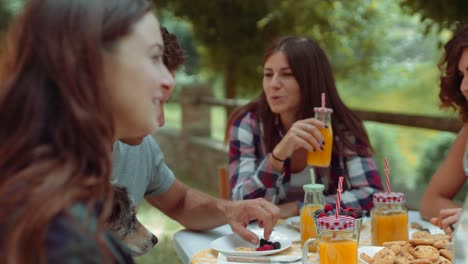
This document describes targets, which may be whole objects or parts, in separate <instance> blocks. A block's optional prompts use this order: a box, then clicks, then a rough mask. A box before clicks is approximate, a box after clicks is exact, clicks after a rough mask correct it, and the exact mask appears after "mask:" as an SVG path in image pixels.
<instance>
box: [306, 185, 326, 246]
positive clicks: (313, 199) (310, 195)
mask: <svg viewBox="0 0 468 264" xmlns="http://www.w3.org/2000/svg"><path fill="white" fill-rule="evenodd" d="M303 189H304V203H303V206H302V208H301V212H300V217H301V245H304V243H305V241H306V240H307V239H309V238H313V237H314V238H315V237H317V231H316V229H315V222H314V213H315V211H317V210H319V209H323V207H324V206H325V204H326V202H325V196H324V195H323V190H324V189H325V186H324V185H323V184H306V185H304V186H303ZM311 250H314V251H315V249H314V248H311Z"/></svg>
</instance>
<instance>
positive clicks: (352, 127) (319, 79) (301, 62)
mask: <svg viewBox="0 0 468 264" xmlns="http://www.w3.org/2000/svg"><path fill="white" fill-rule="evenodd" d="M278 51H281V52H284V54H285V55H286V57H287V59H288V63H289V66H290V67H291V70H292V73H293V75H294V78H295V79H296V80H297V82H298V84H299V87H300V91H301V103H300V104H301V105H300V106H299V111H298V112H297V113H296V120H301V119H305V118H309V117H314V109H313V107H314V106H316V107H319V106H320V105H321V94H322V93H325V94H326V104H327V106H328V107H331V108H333V115H332V129H333V133H334V134H335V135H337V136H338V138H339V139H340V140H341V141H342V142H343V143H344V144H345V146H347V147H348V148H349V149H351V150H353V151H355V152H357V153H359V154H360V155H364V156H368V155H370V154H371V152H372V147H371V144H370V141H369V138H368V135H367V133H366V130H365V129H364V126H363V124H362V121H361V119H359V117H358V116H357V115H356V114H354V113H353V112H352V111H351V110H349V108H348V107H347V106H346V105H345V104H344V103H343V101H342V100H341V98H340V96H339V95H338V91H337V90H336V86H335V79H334V77H333V72H332V68H331V65H330V63H329V61H328V59H327V56H326V55H325V52H324V51H323V50H322V49H321V48H320V46H318V45H317V43H316V42H315V41H313V40H312V39H310V38H306V37H295V36H287V37H282V38H279V39H276V40H274V41H273V42H272V43H271V44H270V45H269V47H268V48H267V49H266V52H265V54H264V63H265V62H266V60H267V59H268V58H269V57H270V56H271V55H273V54H274V53H276V52H278ZM246 112H255V113H256V114H257V115H258V116H259V118H260V120H261V122H262V123H263V128H264V131H274V130H275V119H276V114H274V113H273V112H272V111H271V109H270V107H269V106H268V102H267V99H266V95H265V92H264V91H262V92H261V94H260V96H259V97H258V98H256V99H254V100H253V101H251V102H250V103H248V104H246V105H245V106H243V107H240V108H238V109H236V110H235V111H234V112H233V113H232V114H231V116H230V118H229V121H228V126H227V131H226V135H228V133H229V128H230V127H231V125H232V124H233V123H234V122H235V121H236V120H237V119H238V118H239V117H240V116H242V115H243V114H245V113H246ZM349 133H351V134H352V135H354V136H355V137H356V138H357V140H359V141H360V142H362V143H363V144H365V145H366V146H367V147H368V148H367V149H365V148H356V145H355V144H354V142H352V141H351V139H349V137H347V136H345V135H348V134H349ZM278 137H279V133H264V135H263V139H264V142H265V146H266V150H267V152H271V151H272V150H273V149H274V147H275V145H276V142H278V141H279V138H278ZM333 149H334V151H336V153H340V152H339V150H338V149H337V146H336V144H333Z"/></svg>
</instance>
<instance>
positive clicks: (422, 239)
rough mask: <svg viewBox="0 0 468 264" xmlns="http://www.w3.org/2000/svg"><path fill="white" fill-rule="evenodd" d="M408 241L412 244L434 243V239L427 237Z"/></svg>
mask: <svg viewBox="0 0 468 264" xmlns="http://www.w3.org/2000/svg"><path fill="white" fill-rule="evenodd" d="M409 242H410V244H411V245H413V246H422V245H429V246H432V245H433V244H434V240H432V239H429V238H416V239H410V240H409Z"/></svg>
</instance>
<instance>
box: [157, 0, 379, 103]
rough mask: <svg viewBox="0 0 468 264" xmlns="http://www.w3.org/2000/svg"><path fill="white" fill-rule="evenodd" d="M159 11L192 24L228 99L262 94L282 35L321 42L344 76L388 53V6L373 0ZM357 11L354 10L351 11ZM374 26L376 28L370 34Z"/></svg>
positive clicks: (208, 2)
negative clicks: (267, 52) (266, 66)
mask: <svg viewBox="0 0 468 264" xmlns="http://www.w3.org/2000/svg"><path fill="white" fill-rule="evenodd" d="M153 2H155V4H156V7H158V8H160V9H163V10H170V11H172V12H173V13H174V15H175V16H178V17H181V18H184V19H187V20H188V21H191V23H192V25H193V31H194V36H195V38H196V39H197V40H198V41H199V43H200V44H201V45H200V48H199V51H200V57H201V58H202V61H203V66H204V67H207V68H209V69H211V70H212V71H213V72H215V73H221V74H222V75H223V76H224V90H225V96H226V97H227V98H234V97H236V89H237V88H238V87H239V88H241V89H243V90H245V89H251V90H252V88H254V89H253V90H255V91H258V90H259V86H260V75H261V68H260V65H261V64H262V51H263V50H264V48H265V46H266V44H267V43H268V42H269V41H270V40H271V39H272V38H274V37H277V36H279V35H290V34H300V35H306V36H310V37H312V38H314V39H316V40H317V41H318V42H319V44H320V45H321V46H322V47H324V49H325V50H326V51H327V53H329V55H330V57H332V58H333V59H332V63H333V64H334V67H335V70H336V72H337V73H338V75H343V76H346V75H349V74H351V73H353V72H355V71H356V70H367V69H369V66H370V65H371V64H372V63H371V62H372V58H373V57H375V56H376V55H378V54H380V53H381V52H382V50H383V45H382V43H379V42H378V41H375V40H376V39H378V38H381V37H384V34H385V33H384V32H383V31H382V30H380V29H378V27H377V26H376V24H377V22H378V21H379V20H380V19H381V18H382V17H384V14H385V12H384V11H383V8H382V4H376V3H375V1H372V0H361V1H345V0H331V1H321V0H303V1H294V0H283V1H279V0H257V1H244V0H205V1H189V0H153ZM350 10H352V12H350ZM368 28H372V30H368Z"/></svg>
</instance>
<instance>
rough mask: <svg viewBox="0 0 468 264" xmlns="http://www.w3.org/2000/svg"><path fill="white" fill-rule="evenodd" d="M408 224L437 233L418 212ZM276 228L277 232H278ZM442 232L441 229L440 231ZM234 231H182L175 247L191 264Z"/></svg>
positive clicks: (175, 235)
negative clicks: (194, 257) (213, 242)
mask: <svg viewBox="0 0 468 264" xmlns="http://www.w3.org/2000/svg"><path fill="white" fill-rule="evenodd" d="M408 218H409V219H408V222H409V223H411V222H419V223H420V224H421V225H422V226H423V227H426V228H429V229H430V230H431V233H432V232H433V230H434V231H437V230H436V229H438V228H436V227H434V226H432V225H431V224H430V223H429V222H427V221H425V220H423V219H422V218H421V216H420V215H419V212H418V211H409V212H408ZM256 227H257V223H254V224H250V225H249V228H252V229H253V228H256ZM278 228H281V227H278V226H275V230H278ZM278 231H280V232H284V231H286V230H285V229H282V230H278ZM438 231H439V232H440V229H438ZM231 233H232V230H231V227H230V226H229V225H223V226H220V227H217V228H214V229H212V230H209V231H205V232H192V231H188V230H185V229H184V230H180V231H178V232H176V233H175V234H174V237H173V240H174V247H175V249H176V251H177V255H179V257H180V259H181V260H182V262H183V263H184V264H187V263H190V260H191V259H192V257H193V256H194V255H195V254H197V253H198V252H200V251H202V250H206V249H208V248H210V243H211V242H212V241H214V240H216V239H217V238H219V237H222V236H224V235H228V234H231Z"/></svg>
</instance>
